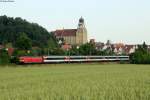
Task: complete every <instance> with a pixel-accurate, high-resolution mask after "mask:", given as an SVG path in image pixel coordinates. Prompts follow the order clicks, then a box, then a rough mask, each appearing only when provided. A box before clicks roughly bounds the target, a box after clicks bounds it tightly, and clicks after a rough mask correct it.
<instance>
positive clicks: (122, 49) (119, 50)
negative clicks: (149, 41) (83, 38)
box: [95, 42, 150, 55]
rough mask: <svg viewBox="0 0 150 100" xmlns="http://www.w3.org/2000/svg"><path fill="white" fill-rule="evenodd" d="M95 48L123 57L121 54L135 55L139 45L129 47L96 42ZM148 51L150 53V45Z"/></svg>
mask: <svg viewBox="0 0 150 100" xmlns="http://www.w3.org/2000/svg"><path fill="white" fill-rule="evenodd" d="M95 46H96V49H97V50H100V51H104V50H110V51H112V52H114V53H115V54H117V55H121V54H126V55H129V54H132V53H134V52H135V50H136V49H138V45H128V44H123V43H116V44H108V43H106V44H105V43H101V42H95ZM148 50H149V51H150V45H148Z"/></svg>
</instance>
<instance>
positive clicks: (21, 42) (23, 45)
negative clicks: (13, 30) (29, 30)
mask: <svg viewBox="0 0 150 100" xmlns="http://www.w3.org/2000/svg"><path fill="white" fill-rule="evenodd" d="M16 47H17V48H18V49H20V50H30V49H31V47H32V43H31V40H30V39H29V38H28V36H27V35H26V34H25V33H20V36H19V38H18V39H17V41H16Z"/></svg>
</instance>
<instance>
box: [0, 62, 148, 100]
mask: <svg viewBox="0 0 150 100" xmlns="http://www.w3.org/2000/svg"><path fill="white" fill-rule="evenodd" d="M39 66H40V67H39ZM54 99H55V100H58V99H59V100H99V99H101V100H127V99H128V100H146V99H147V100H148V99H150V66H149V65H119V64H118V65H115V64H114V65H111V64H110V65H98V64H83V65H77V64H74V65H34V66H32V67H30V66H28V67H16V68H0V100H54Z"/></svg>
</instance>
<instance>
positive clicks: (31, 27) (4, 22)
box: [0, 16, 57, 48]
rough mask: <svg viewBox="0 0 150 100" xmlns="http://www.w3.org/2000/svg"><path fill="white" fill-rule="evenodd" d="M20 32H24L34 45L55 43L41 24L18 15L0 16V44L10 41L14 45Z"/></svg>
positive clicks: (45, 46)
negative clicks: (14, 16) (15, 16)
mask: <svg viewBox="0 0 150 100" xmlns="http://www.w3.org/2000/svg"><path fill="white" fill-rule="evenodd" d="M20 33H25V34H26V35H27V36H28V38H30V40H31V41H32V46H34V47H40V48H47V47H49V45H50V47H51V46H53V47H55V46H56V45H57V42H56V39H55V38H53V37H52V34H51V33H49V32H48V31H47V30H46V29H45V28H43V27H42V26H40V25H38V24H36V23H30V22H28V21H26V20H24V19H22V18H20V17H17V18H13V17H7V16H0V44H3V45H5V44H7V43H12V46H13V47H14V46H15V45H16V40H17V39H18V38H19V36H20Z"/></svg>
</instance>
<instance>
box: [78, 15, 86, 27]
mask: <svg viewBox="0 0 150 100" xmlns="http://www.w3.org/2000/svg"><path fill="white" fill-rule="evenodd" d="M78 28H85V24H84V18H83V17H82V16H81V18H80V19H79V24H78Z"/></svg>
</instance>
